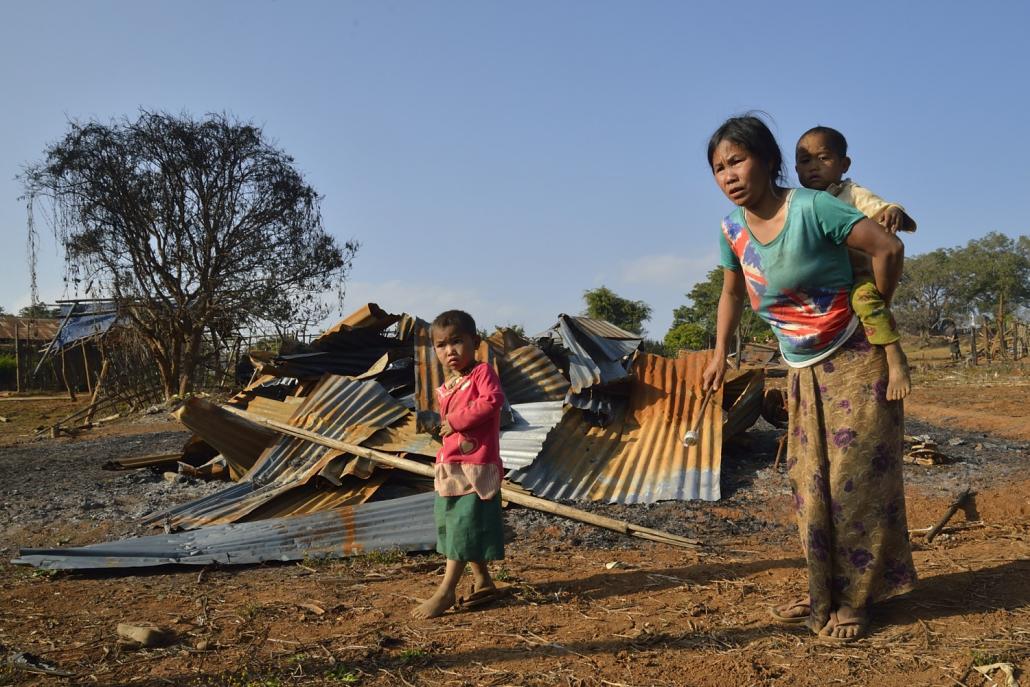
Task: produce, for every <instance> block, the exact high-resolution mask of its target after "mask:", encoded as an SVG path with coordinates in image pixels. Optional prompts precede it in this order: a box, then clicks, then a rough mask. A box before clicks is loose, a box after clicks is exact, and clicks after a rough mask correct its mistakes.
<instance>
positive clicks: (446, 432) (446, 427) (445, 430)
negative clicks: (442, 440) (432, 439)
mask: <svg viewBox="0 0 1030 687" xmlns="http://www.w3.org/2000/svg"><path fill="white" fill-rule="evenodd" d="M451 434H454V429H453V428H452V427H451V423H449V422H447V420H444V421H443V423H442V424H441V425H440V436H441V437H446V436H450V435H451Z"/></svg>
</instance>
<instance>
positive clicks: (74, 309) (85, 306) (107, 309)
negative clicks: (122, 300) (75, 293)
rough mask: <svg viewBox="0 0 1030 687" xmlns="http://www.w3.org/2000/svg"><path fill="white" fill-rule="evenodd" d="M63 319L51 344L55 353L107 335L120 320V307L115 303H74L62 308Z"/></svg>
mask: <svg viewBox="0 0 1030 687" xmlns="http://www.w3.org/2000/svg"><path fill="white" fill-rule="evenodd" d="M61 317H63V318H64V320H63V321H62V323H61V327H60V329H59V330H58V332H57V334H56V335H55V336H54V340H53V342H52V343H51V348H52V349H53V350H55V351H59V350H61V349H62V348H65V347H67V346H70V345H71V344H73V343H76V342H77V341H81V340H83V339H89V338H92V337H94V336H100V335H102V334H105V333H107V331H108V330H109V329H110V328H111V327H112V326H114V324H115V322H117V320H118V307H117V305H116V304H115V302H114V301H102V302H98V303H73V304H69V305H65V306H63V307H62V308H61Z"/></svg>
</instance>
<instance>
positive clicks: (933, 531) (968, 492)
mask: <svg viewBox="0 0 1030 687" xmlns="http://www.w3.org/2000/svg"><path fill="white" fill-rule="evenodd" d="M974 494H976V492H975V491H973V490H972V489H970V488H969V487H966V489H965V491H963V492H962V493H961V494H959V495H958V497H957V498H956V499H955V500H954V501H952V503H951V505H950V506H948V510H947V511H946V512H945V513H944V515H943V516H941V519H940V520H938V521H937V524H935V525H934V526H933V527H932V528H930V531H929V532H927V533H926V542H927V543H930V542H932V541H933V538H934V537H936V536H937V533H938V532H940V531H941V528H942V527H944V526H945V525H947V524H948V521H949V520H951V516H953V515H955V513H956V512H957V511H958V509H959V508H961V507H962V504H963V503H965V501H966V499H968V498H971V497H972V496H973V495H974Z"/></svg>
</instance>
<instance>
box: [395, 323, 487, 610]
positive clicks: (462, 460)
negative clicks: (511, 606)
mask: <svg viewBox="0 0 1030 687" xmlns="http://www.w3.org/2000/svg"><path fill="white" fill-rule="evenodd" d="M430 336H431V338H432V342H433V350H434V351H435V352H436V357H437V359H438V360H439V361H440V363H441V364H442V365H443V366H444V368H445V369H446V371H447V373H448V374H449V375H450V376H449V378H448V380H447V381H446V382H444V384H443V385H442V386H441V387H440V388H439V389H437V390H436V393H437V398H438V400H439V405H440V418H441V420H442V422H441V426H440V436H441V437H442V438H443V447H442V448H441V449H440V451H439V452H438V453H437V455H436V477H435V480H434V487H435V489H436V502H435V505H434V516H435V518H436V530H437V539H436V550H437V551H438V552H440V553H442V554H443V555H445V556H447V567H446V569H445V571H444V576H443V581H441V582H440V587H439V588H438V589H437V590H436V593H435V594H433V596H432V597H430V598H429V599H427V600H426V601H425V602H423V603H422V604H421V605H420V606H418V607H417V608H416V609H415V610H414V611H412V615H413V616H414V617H416V618H435V617H437V616H440V615H443V613H444V612H445V611H446V610H447V609H448V608H450V607H451V606H453V605H455V602H456V593H455V590H456V589H457V587H458V582H459V581H460V580H461V576H462V573H464V571H465V565H466V564H468V565H469V566H470V567H471V568H472V575H473V591H472V595H471V596H469V597H465V598H464V599H462V601H461V602H460V603H461V604H462V605H470V606H471V605H475V604H477V603H482V602H484V601H488V600H491V599H493V598H495V597H496V596H497V594H498V592H497V588H496V587H495V586H494V583H493V580H492V579H491V578H490V571H489V570H488V568H487V561H493V560H500V559H503V558H504V532H503V529H502V523H501V472H502V465H501V447H500V425H501V408H502V407H503V406H504V392H503V391H502V390H501V382H500V380H499V379H498V378H497V373H496V372H494V370H493V368H492V367H490V365H488V364H486V363H477V362H476V359H475V354H476V349H477V348H479V343H480V338H479V335H478V334H477V333H476V323H475V320H473V319H472V316H471V315H469V314H468V313H466V312H463V311H461V310H448V311H447V312H445V313H442V314H441V315H440V316H439V317H437V318H436V319H435V320H433V325H432V327H431V329H430Z"/></svg>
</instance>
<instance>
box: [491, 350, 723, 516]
mask: <svg viewBox="0 0 1030 687" xmlns="http://www.w3.org/2000/svg"><path fill="white" fill-rule="evenodd" d="M709 358H710V353H695V354H692V355H688V356H684V357H681V358H679V359H677V360H670V359H668V358H663V357H661V356H655V355H649V354H639V355H637V357H636V358H635V360H634V363H633V368H632V369H633V375H634V377H633V383H632V388H631V392H630V397H629V401H628V403H626V404H625V405H622V404H619V405H618V406H617V408H616V416H615V418H614V419H613V421H612V422H611V423H610V424H609V425H608V426H607V427H596V426H593V425H591V424H590V423H589V422H588V420H587V417H586V416H585V415H584V414H583V413H582V412H580V411H575V410H573V411H569V412H567V413H566V415H565V420H564V421H563V422H562V423H561V424H560V425H559V426H558V427H557V428H556V429H555V430H554V431H553V432H552V434H551V436H550V437H549V438H548V440H547V442H546V443H545V445H544V449H543V451H542V452H541V454H540V456H539V457H538V458H537V459H536V460H535V461H534V462H533V463H532V464H531V465H530V466H529V467H528V468H525V469H524V470H520V471H518V472H516V473H513V474H512V475H510V477H509V478H510V479H511V480H512V481H515V482H519V483H520V484H522V486H523V487H525V488H527V489H529V490H530V491H532V492H533V493H534V494H535V495H537V496H542V497H544V498H570V499H587V500H592V501H605V502H608V503H654V502H655V501H662V500H671V499H680V500H682V499H697V498H700V499H704V500H706V501H714V500H717V499H719V497H720V491H719V468H720V462H721V455H722V452H721V447H722V411H721V410H720V409H719V406H718V404H717V403H712V404H710V407H709V408H708V410H707V411H706V413H705V419H704V422H703V424H702V428H701V434H700V441H699V442H698V444H697V445H696V446H691V447H686V446H684V445H683V441H682V440H683V435H684V434H685V433H686V431H687V430H688V429H689V428H690V425H691V423H692V422H693V420H694V419H695V417H696V416H697V413H698V410H699V408H700V405H701V399H702V394H701V392H700V382H701V371H702V370H703V369H704V366H705V365H706V364H707V362H708V360H709ZM720 395H721V393H720ZM713 400H716V401H719V400H720V397H719V396H716V397H715V398H714V399H713Z"/></svg>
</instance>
